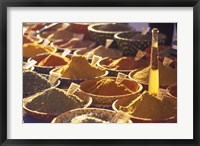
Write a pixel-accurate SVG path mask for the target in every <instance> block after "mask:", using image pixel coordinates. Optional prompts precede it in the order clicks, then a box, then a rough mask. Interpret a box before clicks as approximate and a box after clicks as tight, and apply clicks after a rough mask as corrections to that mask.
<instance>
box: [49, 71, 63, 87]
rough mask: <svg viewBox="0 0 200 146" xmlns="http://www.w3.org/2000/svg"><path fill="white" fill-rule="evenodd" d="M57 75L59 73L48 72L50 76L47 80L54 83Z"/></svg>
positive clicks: (59, 75) (58, 75)
mask: <svg viewBox="0 0 200 146" xmlns="http://www.w3.org/2000/svg"><path fill="white" fill-rule="evenodd" d="M59 77H61V74H60V73H56V72H50V76H49V79H48V80H49V82H50V83H51V84H54V83H55V82H56V81H57V80H58V78H59Z"/></svg>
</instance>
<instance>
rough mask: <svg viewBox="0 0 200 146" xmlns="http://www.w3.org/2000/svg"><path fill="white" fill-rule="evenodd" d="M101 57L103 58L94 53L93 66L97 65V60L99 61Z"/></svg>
mask: <svg viewBox="0 0 200 146" xmlns="http://www.w3.org/2000/svg"><path fill="white" fill-rule="evenodd" d="M101 58H102V57H100V56H97V55H93V56H92V62H91V65H92V66H95V65H96V64H97V62H98V61H99V60H100V59H101Z"/></svg>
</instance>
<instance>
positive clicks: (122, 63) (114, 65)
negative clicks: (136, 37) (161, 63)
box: [100, 57, 149, 70]
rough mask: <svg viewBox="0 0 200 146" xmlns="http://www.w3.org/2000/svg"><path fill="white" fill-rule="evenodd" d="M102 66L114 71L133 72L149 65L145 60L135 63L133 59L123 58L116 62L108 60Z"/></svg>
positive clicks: (101, 63)
mask: <svg viewBox="0 0 200 146" xmlns="http://www.w3.org/2000/svg"><path fill="white" fill-rule="evenodd" d="M100 65H102V66H103V67H105V68H109V69H113V70H133V69H137V68H144V67H147V66H148V65H149V64H148V62H146V61H144V60H138V61H135V59H134V58H133V57H121V58H119V59H115V60H112V59H109V58H108V59H106V60H104V61H103V62H100Z"/></svg>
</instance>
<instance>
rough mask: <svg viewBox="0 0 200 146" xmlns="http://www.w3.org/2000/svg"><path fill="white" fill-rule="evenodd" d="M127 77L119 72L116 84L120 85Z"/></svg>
mask: <svg viewBox="0 0 200 146" xmlns="http://www.w3.org/2000/svg"><path fill="white" fill-rule="evenodd" d="M126 77H127V75H126V74H124V73H121V72H119V73H118V75H117V78H116V81H115V82H116V84H120V83H121V82H122V81H123V80H124V79H125V78H126Z"/></svg>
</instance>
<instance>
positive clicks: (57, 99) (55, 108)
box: [26, 88, 84, 114]
mask: <svg viewBox="0 0 200 146" xmlns="http://www.w3.org/2000/svg"><path fill="white" fill-rule="evenodd" d="M26 106H27V108H29V109H31V110H33V111H38V112H43V113H48V114H60V113H63V112H66V111H69V110H71V109H75V108H81V107H83V106H84V104H83V101H82V100H81V99H80V98H79V97H77V96H75V95H69V94H67V93H66V92H65V91H64V90H61V89H58V88H50V89H47V90H45V91H44V92H40V93H37V94H36V95H34V96H33V98H32V100H31V101H30V102H29V103H27V105H26Z"/></svg>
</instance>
